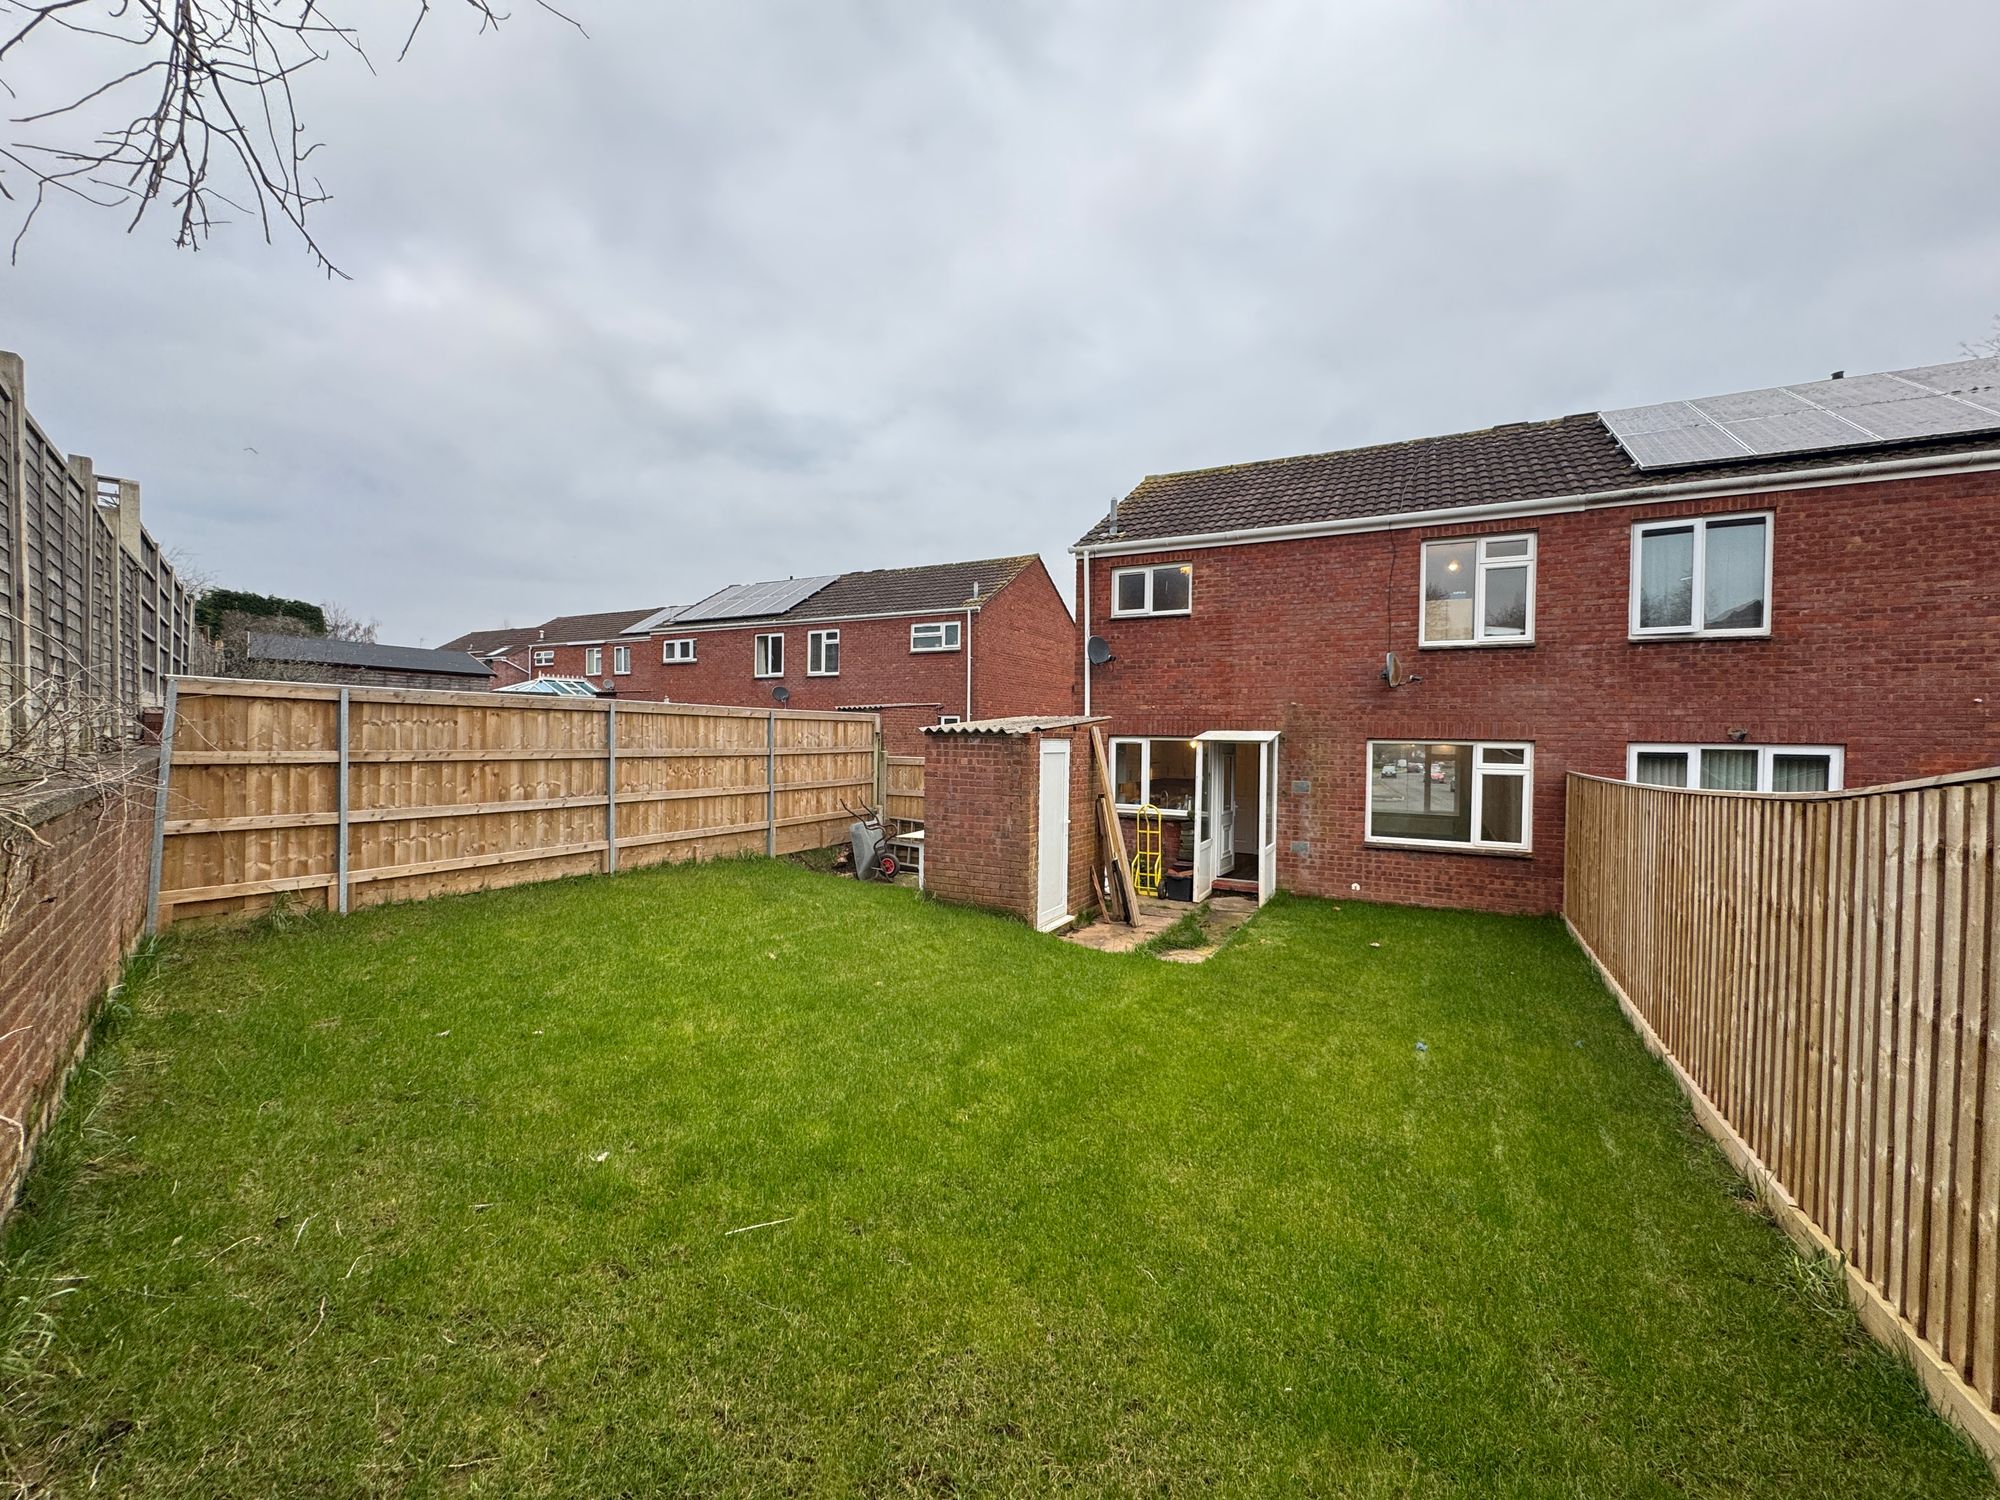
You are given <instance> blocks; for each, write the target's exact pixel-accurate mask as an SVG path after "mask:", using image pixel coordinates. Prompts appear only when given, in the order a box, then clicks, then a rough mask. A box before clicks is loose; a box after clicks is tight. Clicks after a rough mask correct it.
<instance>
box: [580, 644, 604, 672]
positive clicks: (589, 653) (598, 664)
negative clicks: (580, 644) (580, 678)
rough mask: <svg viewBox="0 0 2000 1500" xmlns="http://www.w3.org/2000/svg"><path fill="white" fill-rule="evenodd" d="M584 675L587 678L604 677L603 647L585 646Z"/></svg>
mask: <svg viewBox="0 0 2000 1500" xmlns="http://www.w3.org/2000/svg"><path fill="white" fill-rule="evenodd" d="M583 675H584V676H586V677H602V676H603V675H604V648H603V647H602V646H585V647H584V648H583Z"/></svg>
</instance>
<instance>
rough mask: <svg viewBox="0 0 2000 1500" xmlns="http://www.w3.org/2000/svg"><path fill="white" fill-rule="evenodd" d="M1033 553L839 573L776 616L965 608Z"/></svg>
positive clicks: (1001, 584)
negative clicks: (826, 583)
mask: <svg viewBox="0 0 2000 1500" xmlns="http://www.w3.org/2000/svg"><path fill="white" fill-rule="evenodd" d="M1035 560H1036V559H1035V555H1034V554H1033V553H1028V554H1027V555H1026V556H1023V557H988V558H983V559H981V560H980V561H978V562H959V563H934V564H932V565H931V566H930V567H925V568H876V569H874V570H872V571H870V572H867V573H842V574H841V575H840V576H839V577H838V578H836V579H834V581H833V582H832V583H829V584H828V585H827V586H826V587H825V588H823V589H821V590H819V591H818V592H817V593H815V594H813V595H812V596H811V597H810V598H808V599H805V600H802V601H801V602H800V603H798V604H795V605H793V606H792V608H790V609H788V610H787V611H785V613H784V614H783V615H782V616H780V617H779V618H782V619H797V620H832V619H842V618H845V617H848V616H852V615H894V614H904V613H915V612H919V611H923V610H937V611H939V612H940V613H943V612H945V611H949V610H959V609H966V608H969V607H971V606H973V605H975V604H979V603H983V602H984V601H985V600H987V599H989V598H991V597H992V596H993V595H994V594H997V593H999V592H1000V590H1001V589H1003V588H1005V587H1006V586H1007V585H1008V584H1010V583H1012V582H1013V581H1014V580H1015V579H1016V578H1017V577H1019V576H1020V574H1021V571H1022V570H1023V569H1024V568H1026V567H1027V566H1028V565H1029V564H1030V563H1032V562H1034V561H1035Z"/></svg>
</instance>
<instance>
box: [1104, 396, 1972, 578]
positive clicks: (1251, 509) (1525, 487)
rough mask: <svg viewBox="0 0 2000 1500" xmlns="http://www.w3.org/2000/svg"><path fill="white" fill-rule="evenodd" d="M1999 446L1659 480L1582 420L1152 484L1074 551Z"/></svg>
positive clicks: (1888, 452)
mask: <svg viewBox="0 0 2000 1500" xmlns="http://www.w3.org/2000/svg"><path fill="white" fill-rule="evenodd" d="M1994 446H1995V441H1994V438H1993V435H1992V434H1990V433H1988V434H1986V435H1984V436H1977V437H1957V438H1949V439H1933V440H1928V441H1920V442H1911V443H1897V444H1894V445H1889V446H1878V447H1871V448H1869V449H1867V450H1866V451H1865V452H1859V453H1857V452H1856V451H1854V450H1853V449H1844V450H1835V451H1824V452H1813V453H1793V454H1787V455H1783V456H1781V457H1776V458H1764V459H1756V460H1752V461H1748V462H1741V463H1727V464H1708V465H1704V466H1703V467H1701V468H1699V469H1694V470H1670V471H1667V472H1664V473H1663V472H1662V471H1660V470H1658V469H1652V470H1645V469H1641V468H1639V467H1638V465H1636V464H1634V463H1633V462H1632V460H1631V458H1630V457H1628V456H1627V455H1626V452H1625V450H1624V449H1623V448H1621V447H1619V446H1618V442H1617V440H1616V439H1615V438H1613V437H1612V436H1611V433H1610V431H1609V430H1608V429H1607V428H1606V427H1605V425H1604V424H1603V422H1601V421H1600V420H1599V419H1598V418H1597V416H1596V415H1595V414H1589V413H1587V414H1583V415H1578V416H1570V417H1557V418H1555V419H1554V420H1553V421H1547V422H1516V423H1512V424H1510V425H1508V426H1505V427H1487V428H1483V429H1481V430H1480V431H1477V432H1458V433H1452V434H1451V435H1449V436H1447V437H1433V438H1420V439H1417V440H1415V441H1412V442H1404V443H1383V444H1379V445H1377V446H1375V447H1372V448H1349V449H1346V450H1344V451H1342V452H1338V453H1311V454H1305V455H1303V456H1301V457H1298V458H1275V459H1268V460H1265V461H1263V462H1260V463H1247V464H1232V465H1230V466H1228V467H1225V468H1220V469H1195V470H1190V471H1188V472H1185V473H1180V474H1154V475H1150V476H1148V477H1147V478H1145V479H1143V480H1141V481H1140V482H1139V485H1138V487H1137V488H1136V489H1134V490H1133V491H1132V493H1131V494H1129V495H1127V496H1126V497H1125V498H1124V499H1123V500H1121V501H1120V502H1119V504H1118V530H1117V533H1116V535H1115V536H1114V535H1113V534H1112V533H1111V531H1110V529H1109V527H1110V522H1109V518H1107V519H1105V520H1101V521H1099V522H1098V523H1097V524H1096V525H1095V526H1093V527H1091V529H1090V530H1089V531H1088V532H1086V533H1085V534H1084V535H1083V537H1082V538H1081V539H1080V540H1079V542H1078V545H1079V546H1095V545H1098V544H1100V543H1104V542H1111V541H1118V542H1134V541H1144V540H1146V539H1147V538H1149V537H1162V538H1164V537H1175V536H1197V535H1206V534H1208V533H1211V532H1226V531H1253V530H1262V529H1263V528H1265V527H1273V526H1292V525H1310V524H1313V523H1315V522H1338V521H1366V520H1367V519H1368V518H1369V517H1372V516H1390V515H1401V514H1408V513H1410V512H1413V511H1426V510H1455V509H1458V508H1460V507H1465V506H1475V505H1502V504H1507V503H1510V502H1521V501H1532V500H1552V499H1557V498H1559V497H1562V496H1566V495H1587V494H1597V493H1601V492H1607V491H1616V490H1622V489H1640V488H1644V487H1646V486H1649V485H1658V484H1667V483H1672V482H1674V481H1676V480H1689V479H1708V478H1717V479H1721V478H1728V477H1737V476H1740V477H1742V478H1743V479H1745V480H1746V481H1748V480H1754V479H1757V478H1759V477H1761V476H1764V475H1769V474H1780V473H1790V472H1794V471H1799V470H1809V469H1820V468H1838V467H1841V466H1843V465H1848V464H1854V463H1858V462H1864V461H1883V460H1887V459H1890V458H1900V457H1903V456H1906V455H1908V454H1912V453H1937V454H1943V455H1948V454H1951V453H1959V452H1968V453H1969V452H1974V451H1978V450H1988V449H1992V448H1993V447H1994Z"/></svg>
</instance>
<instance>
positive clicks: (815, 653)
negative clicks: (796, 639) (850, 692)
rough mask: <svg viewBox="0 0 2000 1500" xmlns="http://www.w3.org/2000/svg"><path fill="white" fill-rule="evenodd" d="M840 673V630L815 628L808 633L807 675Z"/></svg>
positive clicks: (837, 674)
mask: <svg viewBox="0 0 2000 1500" xmlns="http://www.w3.org/2000/svg"><path fill="white" fill-rule="evenodd" d="M839 675H840V632H839V631H838V630H814V631H809V632H808V633H807V635H806V676H808V677H838V676H839Z"/></svg>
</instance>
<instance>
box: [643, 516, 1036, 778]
mask: <svg viewBox="0 0 2000 1500" xmlns="http://www.w3.org/2000/svg"><path fill="white" fill-rule="evenodd" d="M647 629H648V633H649V637H650V639H649V641H648V642H647V643H646V644H645V646H644V648H643V650H639V649H637V648H635V655H634V662H633V672H632V678H631V681H632V683H633V685H634V686H633V687H631V688H628V687H626V686H625V683H624V679H622V678H621V679H619V682H620V687H619V691H620V694H621V696H623V695H630V696H636V697H643V698H649V699H654V700H663V701H670V702H674V703H716V704H735V705H744V706H754V707H759V708H763V707H773V706H778V705H783V706H785V707H789V708H794V709H846V710H852V711H855V712H869V713H879V714H880V715H881V716H882V726H883V737H884V741H885V743H886V746H887V749H888V752H889V753H890V754H892V755H921V754H922V753H923V741H922V739H921V738H920V735H919V731H920V730H921V729H922V728H923V727H924V726H925V725H927V724H938V723H954V722H957V721H958V720H960V719H974V718H996V717H1003V716H1007V715H1013V714H1027V713H1067V712H1069V711H1070V709H1071V707H1072V704H1073V700H1074V695H1075V670H1074V665H1073V661H1072V656H1071V653H1072V651H1073V649H1074V641H1073V633H1074V627H1073V623H1072V621H1071V619H1070V613H1069V607H1068V605H1067V604H1065V603H1064V601H1063V598H1062V595H1061V594H1060V593H1059V592H1058V591H1057V589H1056V586H1055V583H1054V582H1053V581H1052V580H1051V579H1050V577H1049V574H1048V570H1047V569H1046V568H1044V567H1043V566H1042V564H1041V559H1040V558H1038V557H1035V556H1033V555H1032V554H1031V555H1028V556H1025V557H996V558H986V559H983V560H980V561H976V562H960V563H940V564H936V565H934V566H930V567H919V568H884V569H876V570H872V571H869V572H861V573H839V574H829V575H825V576H821V577H812V578H788V579H780V580H776V581H772V582H767V583H746V584H737V585H734V586H732V587H730V588H725V589H721V590H719V591H718V592H716V593H714V594H711V595H709V596H708V597H707V598H706V599H703V600H701V601H699V602H698V603H695V604H691V605H688V606H687V607H686V608H685V609H682V610H680V611H679V612H678V613H677V614H676V615H675V616H674V617H673V618H672V619H671V620H669V621H667V622H664V623H655V624H652V625H649V626H648V627H647Z"/></svg>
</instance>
